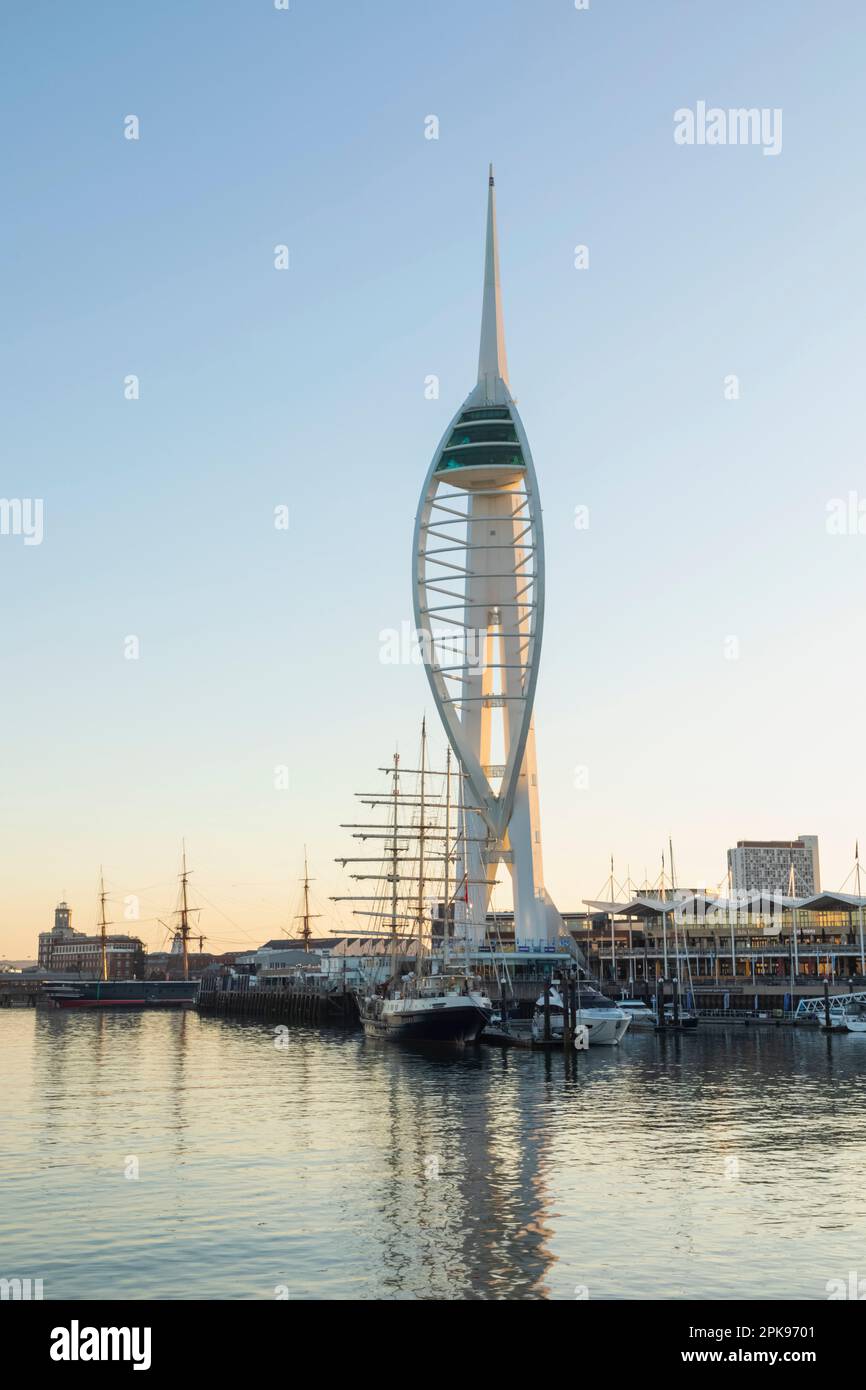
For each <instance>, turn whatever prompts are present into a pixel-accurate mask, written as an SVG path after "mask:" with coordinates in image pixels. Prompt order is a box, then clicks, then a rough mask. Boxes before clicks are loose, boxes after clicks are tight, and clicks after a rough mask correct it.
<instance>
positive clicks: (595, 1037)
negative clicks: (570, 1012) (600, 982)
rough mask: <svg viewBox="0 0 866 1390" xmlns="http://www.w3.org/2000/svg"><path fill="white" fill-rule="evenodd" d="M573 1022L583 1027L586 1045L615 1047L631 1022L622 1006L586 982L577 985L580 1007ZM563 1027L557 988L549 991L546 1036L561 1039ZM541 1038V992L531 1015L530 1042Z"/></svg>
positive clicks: (542, 1033) (560, 998)
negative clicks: (548, 1032) (548, 1027)
mask: <svg viewBox="0 0 866 1390" xmlns="http://www.w3.org/2000/svg"><path fill="white" fill-rule="evenodd" d="M574 1021H575V1024H577V1025H578V1026H579V1025H581V1024H582V1025H583V1026H584V1027H585V1028H586V1029H587V1033H588V1036H589V1045H590V1047H598V1046H606V1047H610V1046H615V1045H616V1044H617V1043H618V1042H621V1041H622V1039H623V1038H624V1037H625V1035H626V1033H627V1032H628V1030H629V1026H630V1025H631V1017H630V1015H629V1014H628V1013H626V1011H625V1010H624V1009H620V1008H618V1006H617V1005H616V1004H612V1003H611V1001H610V1000H609V999H606V998H605V996H604V995H603V994H601V993H600V992H599V990H597V989H593V988H592V987H591V986H589V985H581V987H580V1006H579V1008H578V1009H577V1012H576V1016H575V1020H574ZM564 1026H565V1022H564V1013H563V1006H562V996H561V994H560V993H559V990H557V989H551V991H550V1035H551V1038H553V1039H554V1040H556V1039H557V1038H559V1039H561V1038H562V1031H563V1028H564ZM543 1038H544V995H543V994H542V995H541V996H540V997H539V998H538V999H537V1001H536V1004H535V1012H534V1014H533V1015H532V1039H533V1042H541V1041H542V1040H543Z"/></svg>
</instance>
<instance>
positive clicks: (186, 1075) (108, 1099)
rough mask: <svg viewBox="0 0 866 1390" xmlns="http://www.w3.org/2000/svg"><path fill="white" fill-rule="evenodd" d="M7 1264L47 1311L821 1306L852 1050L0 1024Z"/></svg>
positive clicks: (696, 1040)
mask: <svg viewBox="0 0 866 1390" xmlns="http://www.w3.org/2000/svg"><path fill="white" fill-rule="evenodd" d="M0 1045H2V1048H3V1072H4V1078H5V1080H4V1085H3V1088H2V1092H0V1136H2V1137H0V1145H2V1210H0V1250H2V1264H3V1268H2V1269H0V1275H2V1276H4V1277H14V1276H18V1277H22V1278H24V1277H31V1278H34V1279H35V1278H41V1279H42V1280H43V1287H44V1297H45V1298H46V1299H52V1298H62V1299H84V1298H100V1299H105V1298H124V1299H140V1298H172V1299H193V1298H205V1299H275V1298H290V1299H302V1300H304V1299H314V1298H324V1299H331V1298H359V1299H377V1298H384V1299H413V1298H422V1299H424V1298H434V1299H439V1298H445V1299H448V1298H469V1299H473V1298H489V1299H501V1298H507V1299H520V1298H549V1299H575V1298H577V1299H583V1298H587V1297H588V1298H589V1299H602V1298H614V1299H618V1298H622V1299H642V1298H665V1299H684V1298H685V1299H694V1298H698V1299H710V1298H720V1299H743V1298H758V1299H764V1298H774V1297H784V1298H799V1299H826V1298H827V1284H828V1281H831V1280H833V1279H839V1280H844V1281H845V1282H846V1283H847V1281H848V1279H849V1272H850V1271H852V1270H858V1269H859V1271H860V1276H861V1277H863V1276H866V1256H864V1248H866V1243H864V1237H866V1213H864V1206H866V1204H864V1199H863V1174H864V1172H866V1127H864V1125H863V1114H864V1107H866V1038H863V1037H852V1036H848V1035H845V1036H833V1037H829V1038H828V1037H826V1036H824V1035H822V1034H821V1033H819V1032H811V1031H809V1032H807V1031H805V1030H796V1031H792V1030H791V1029H774V1028H753V1029H748V1028H742V1027H731V1028H729V1029H717V1028H712V1029H710V1028H705V1029H702V1030H701V1031H700V1032H699V1033H697V1034H696V1035H694V1036H677V1037H667V1038H659V1037H657V1036H656V1035H655V1034H654V1033H652V1032H650V1033H638V1032H632V1033H630V1034H629V1036H628V1037H627V1038H626V1040H625V1041H624V1042H623V1044H622V1045H621V1046H620V1047H618V1048H613V1049H605V1048H596V1049H593V1050H592V1051H590V1052H589V1053H583V1054H580V1055H579V1056H574V1057H568V1058H566V1057H564V1056H563V1055H562V1054H560V1053H558V1052H557V1053H554V1054H540V1053H534V1052H522V1051H514V1052H509V1053H502V1052H499V1051H497V1050H494V1049H491V1048H483V1047H482V1048H478V1049H470V1050H468V1051H466V1052H465V1054H463V1055H460V1054H459V1053H452V1052H439V1053H436V1052H433V1051H429V1050H428V1051H426V1052H425V1051H422V1050H420V1049H419V1050H416V1051H411V1050H406V1049H404V1048H401V1047H396V1046H393V1045H389V1044H387V1043H382V1042H378V1041H376V1040H365V1039H364V1038H363V1036H362V1035H361V1034H360V1032H357V1031H352V1030H347V1031H341V1030H336V1029H327V1030H326V1029H321V1030H319V1029H306V1028H302V1027H293V1028H291V1029H290V1030H288V1031H287V1032H285V1033H282V1034H278V1033H276V1032H275V1028H274V1026H273V1025H272V1024H271V1023H270V1022H268V1023H260V1022H249V1023H247V1022H243V1021H239V1020H235V1019H225V1018H206V1017H199V1016H198V1015H197V1014H195V1013H186V1014H179V1013H150V1014H148V1013H141V1014H138V1013H127V1014H122V1013H118V1014H103V1015H102V1016H99V1017H95V1016H92V1015H90V1014H87V1013H80V1014H79V1013H71V1014H70V1013H62V1012H59V1011H57V1012H53V1011H42V1010H38V1011H37V1010H32V1009H31V1010H26V1009H10V1010H3V1011H2V1013H0Z"/></svg>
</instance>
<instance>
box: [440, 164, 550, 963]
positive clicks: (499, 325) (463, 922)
mask: <svg viewBox="0 0 866 1390" xmlns="http://www.w3.org/2000/svg"><path fill="white" fill-rule="evenodd" d="M412 583H413V602H414V612H415V627H416V630H417V632H418V635H419V641H420V648H421V653H422V657H423V660H424V665H425V669H426V671H427V676H428V679H429V681H430V686H431V689H432V692H433V698H434V701H435V703H436V708H437V710H438V712H439V715H440V718H441V719H442V722H443V724H444V726H445V730H446V733H447V735H448V739H449V741H450V743H451V746H452V748H453V750H454V754H455V756H456V758H457V761H458V764H459V767H460V770H461V774H462V777H461V787H462V808H463V821H464V825H465V835H464V838H463V842H462V845H463V848H462V857H461V862H460V863H459V864H458V866H457V880H458V885H461V886H462V890H463V891H462V892H461V893H460V894H459V895H457V896H455V899H454V929H455V937H462V939H463V940H465V941H466V942H467V944H472V943H474V944H475V946H476V947H478V946H481V945H482V944H483V943H484V939H485V919H486V917H487V913H488V910H489V907H490V899H491V893H492V888H493V884H494V881H495V880H496V878H497V870H499V868H500V866H505V869H506V870H507V872H508V874H509V875H510V879H511V890H512V899H513V902H514V911H515V920H516V924H517V926H516V931H517V936H518V938H519V940H520V941H521V943H523V944H534V945H535V946H537V947H538V948H539V949H544V948H545V947H546V946H549V945H551V944H553V943H556V942H557V940H558V938H559V937H560V934H561V932H562V919H561V917H560V915H559V913H558V912H557V910H556V908H555V907H554V905H553V903H552V902H551V900H550V898H549V896H548V894H547V892H546V891H545V887H544V877H543V868H542V855H541V822H540V814H539V798H538V771H537V765H536V755H535V729H534V724H533V702H534V698H535V687H536V682H537V679H538V668H539V658H540V654H541V634H542V626H543V615H544V538H543V534H542V525H541V505H540V502H539V496H538V483H537V480H536V476H535V469H534V466H533V462H532V454H531V452H530V448H529V441H528V440H527V437H526V432H525V430H524V428H523V423H522V421H521V419H520V415H519V414H518V411H517V406H516V404H515V401H514V398H513V396H512V394H511V388H510V385H509V381H508V364H507V360H506V352H505V328H504V320H503V311H502V290H501V285H500V278H499V246H498V233H497V226H496V193H495V187H494V180H493V168H492V166H491V169H490V176H489V181H488V191H487V236H486V249H485V262H484V292H483V299H482V315H481V343H480V349H479V354H478V379H477V382H476V384H475V386H474V387H473V388H472V390H471V391H470V393H469V395H468V396H467V398H466V400H465V401H464V402H463V404H462V405H461V406H460V408H459V410H458V411H457V412H456V414H455V415H454V416H453V418H452V420H451V422H450V424H449V425H448V427H447V429H446V430H445V433H444V434H443V436H442V439H441V440H440V442H439V445H438V446H437V448H436V450H435V452H434V455H433V459H432V462H431V464H430V467H429V469H428V471H427V476H426V478H425V481H424V485H423V488H422V491H421V500H420V504H419V507H418V513H417V516H416V521H415V532H414V540H413V552H412Z"/></svg>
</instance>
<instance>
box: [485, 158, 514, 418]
mask: <svg viewBox="0 0 866 1390" xmlns="http://www.w3.org/2000/svg"><path fill="white" fill-rule="evenodd" d="M497 378H501V380H502V381H504V383H505V385H506V387H507V386H508V358H507V356H506V353H505V322H504V320H503V317H502V286H501V285H500V283H499V237H498V235H497V231H496V185H495V183H494V180H493V165H492V164H491V165H490V181H489V184H488V187H487V246H486V250H485V253H484V299H483V302H482V309H481V347H480V350H479V353H478V385H479V386H480V387H482V388H483V390H484V394H485V395H486V397H487V399H488V400H490V401H494V400H496V399H497V394H499V395H501V389H500V392H499V393H497V390H496V384H497Z"/></svg>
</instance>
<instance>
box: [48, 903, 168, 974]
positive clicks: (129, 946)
mask: <svg viewBox="0 0 866 1390" xmlns="http://www.w3.org/2000/svg"><path fill="white" fill-rule="evenodd" d="M105 954H106V961H107V965H108V978H109V979H110V980H132V979H141V978H142V977H143V973H144V943H143V942H142V941H141V940H140V939H139V938H138V937H137V936H125V935H117V936H107V937H106V940H105ZM38 960H39V965H40V966H41V967H42V968H43V969H44V970H51V971H64V972H66V971H74V972H75V973H76V974H80V975H93V976H99V975H101V974H102V937H101V936H88V935H87V934H86V933H85V932H79V931H75V929H74V928H73V926H72V909H71V908H70V907H69V904H68V903H65V902H62V903H58V905H57V907H56V908H55V909H54V926H53V927H52V929H51V931H47V932H40V933H39V951H38Z"/></svg>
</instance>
